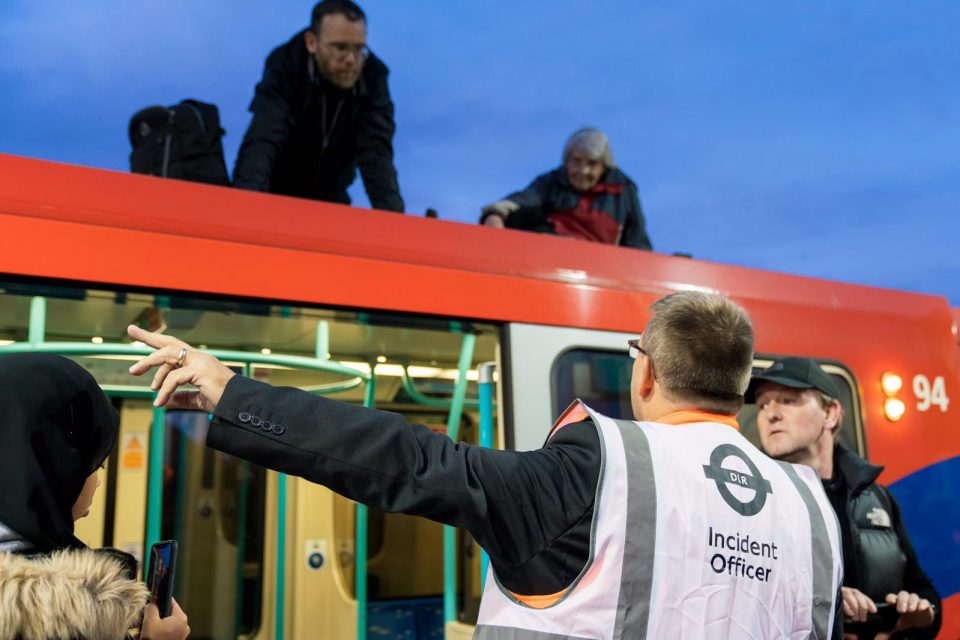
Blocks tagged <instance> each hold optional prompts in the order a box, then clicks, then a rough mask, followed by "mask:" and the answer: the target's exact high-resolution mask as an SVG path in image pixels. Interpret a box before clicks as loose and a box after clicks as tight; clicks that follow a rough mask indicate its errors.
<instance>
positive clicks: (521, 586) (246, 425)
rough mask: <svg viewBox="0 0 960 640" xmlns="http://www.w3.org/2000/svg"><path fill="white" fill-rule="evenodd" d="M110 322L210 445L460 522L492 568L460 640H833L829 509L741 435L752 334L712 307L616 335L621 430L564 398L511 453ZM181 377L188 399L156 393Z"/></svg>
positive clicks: (834, 562)
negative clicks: (551, 420)
mask: <svg viewBox="0 0 960 640" xmlns="http://www.w3.org/2000/svg"><path fill="white" fill-rule="evenodd" d="M128 331H129V333H130V336H131V337H132V338H134V339H136V340H139V341H142V342H144V343H146V344H148V345H150V346H152V347H155V348H156V349H157V350H156V351H155V352H154V353H153V354H151V355H149V356H147V357H145V358H144V359H142V360H141V361H140V362H138V363H136V364H134V365H133V366H132V367H131V368H130V371H131V372H132V373H134V374H137V375H141V374H143V373H146V372H147V371H149V370H150V369H151V368H153V367H157V372H156V374H155V376H154V380H153V383H152V388H154V389H158V390H159V391H158V394H157V399H156V403H157V405H167V406H168V407H174V408H185V409H195V410H202V411H207V412H210V413H212V414H213V415H214V417H213V423H212V425H211V427H210V430H209V434H208V436H207V444H208V445H209V446H211V447H213V448H215V449H218V450H221V451H224V452H226V453H229V454H231V455H235V456H239V457H242V458H246V459H248V460H251V461H253V462H255V463H257V464H260V465H262V466H265V467H268V468H271V469H276V470H278V471H282V472H284V473H288V474H293V475H297V476H300V477H303V478H306V479H307V480H310V481H311V482H317V483H320V484H323V485H325V486H327V487H329V488H330V489H332V490H333V491H336V492H337V493H340V494H341V495H344V496H347V497H348V498H351V499H353V500H357V501H359V502H362V503H365V504H369V505H371V506H374V507H376V508H378V509H381V510H384V511H390V512H403V513H408V514H412V515H420V516H424V517H427V518H430V519H432V520H436V521H438V522H442V523H445V524H449V525H453V526H458V527H462V528H464V529H466V530H467V531H469V532H470V533H471V534H472V535H473V536H474V538H475V539H476V540H477V542H478V543H479V544H480V545H481V546H482V547H483V548H484V549H485V550H486V551H487V553H488V554H489V555H490V562H491V573H490V574H489V575H488V577H487V580H486V586H485V591H484V595H483V600H482V603H481V606H480V615H479V620H478V624H477V629H476V632H475V635H474V637H475V638H479V639H483V640H489V639H500V638H551V639H559V638H570V639H575V638H581V639H582V638H611V639H613V640H618V639H625V638H636V637H646V638H698V639H700V638H706V639H724V640H729V639H737V638H743V639H748V638H749V639H751V640H756V639H758V638H836V639H838V640H839V638H840V637H841V632H840V628H839V625H840V624H841V623H842V620H841V619H840V616H839V605H840V599H839V598H840V572H841V568H840V564H841V558H840V541H839V535H838V527H837V521H836V518H835V516H834V515H833V510H832V509H831V507H830V503H829V502H828V500H827V497H826V495H825V494H824V491H823V487H822V486H821V485H820V482H819V480H818V479H817V477H816V474H815V473H814V472H813V470H812V469H810V468H809V467H803V466H799V465H792V464H789V463H784V462H777V461H774V460H772V459H771V458H769V457H767V456H765V455H764V454H763V453H762V452H760V451H759V450H758V449H756V448H755V447H753V446H752V445H751V444H750V443H749V441H747V439H746V438H744V437H743V436H742V435H740V433H739V431H738V428H739V425H738V424H737V422H736V419H735V417H734V416H735V415H736V413H737V411H738V410H739V409H740V407H741V406H742V404H743V392H744V391H745V390H746V388H747V383H748V382H749V379H750V370H751V365H752V362H753V327H752V325H751V323H750V319H749V317H748V316H747V314H746V312H745V311H744V310H743V309H741V308H740V307H738V306H737V305H735V304H734V303H732V302H730V301H729V300H727V299H726V298H724V297H723V296H720V295H716V294H709V293H704V292H691V291H688V292H681V293H674V294H672V295H669V296H666V297H665V298H663V299H661V300H659V301H657V302H656V303H655V304H653V305H652V307H651V317H650V320H649V322H648V323H647V326H646V328H645V329H644V332H643V334H642V335H641V336H640V337H639V338H637V339H636V340H631V341H630V342H629V353H630V355H631V356H632V357H633V358H634V362H633V372H632V378H631V383H630V400H631V405H632V408H633V414H634V416H633V417H634V418H635V419H636V420H637V421H638V422H630V421H626V420H614V419H611V418H608V417H606V416H603V415H600V414H597V413H596V412H594V411H593V410H591V409H590V408H588V407H586V406H584V405H583V404H582V403H580V402H579V401H578V402H575V403H574V404H572V405H571V407H570V408H569V409H568V410H567V411H566V412H565V413H564V415H563V416H562V417H561V419H560V420H559V421H558V422H557V424H556V425H554V428H553V430H552V431H551V432H550V435H549V437H548V438H547V442H546V443H545V444H544V446H543V447H542V448H541V449H538V450H536V451H526V452H517V451H496V450H491V449H484V448H481V447H476V446H471V445H467V444H464V443H454V442H452V441H451V440H450V439H449V438H447V437H446V436H444V435H442V434H437V433H434V432H433V431H431V430H430V429H429V428H427V427H425V426H422V425H415V424H409V423H407V422H406V420H404V418H403V417H402V416H400V415H399V414H396V413H390V412H386V411H378V410H375V409H366V408H363V407H359V406H355V405H351V404H347V403H344V402H338V401H335V400H331V399H329V398H323V397H316V396H312V395H310V394H308V393H306V392H303V391H301V390H298V389H291V388H275V387H271V386H270V385H267V384H264V383H262V382H258V381H256V380H251V379H248V378H244V377H241V376H237V375H235V374H234V373H233V372H232V371H231V370H230V369H229V368H227V367H226V366H224V365H223V364H221V363H220V362H219V361H218V360H216V359H215V358H213V357H212V356H210V355H208V354H205V353H203V352H200V351H195V350H193V349H192V348H191V347H190V346H189V345H187V344H185V343H184V342H182V341H181V340H178V339H176V338H174V337H172V336H165V335H160V334H156V333H150V332H147V331H144V330H142V329H139V328H138V327H135V326H131V327H130V328H129V329H128ZM188 383H189V384H193V385H194V386H196V387H197V389H198V390H197V391H189V392H188V391H181V392H178V393H176V394H174V392H175V391H176V389H177V388H178V387H179V386H181V385H184V384H188Z"/></svg>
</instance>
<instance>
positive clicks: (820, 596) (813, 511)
mask: <svg viewBox="0 0 960 640" xmlns="http://www.w3.org/2000/svg"><path fill="white" fill-rule="evenodd" d="M779 464H780V466H781V467H783V470H784V471H786V472H787V476H788V477H789V478H790V479H791V480H792V481H793V484H794V486H795V487H796V488H797V491H798V492H799V493H800V497H802V498H803V503H804V504H805V505H806V506H807V511H808V512H809V513H810V536H811V538H812V540H813V555H812V558H811V560H812V564H813V604H814V607H813V631H812V632H811V633H810V638H811V640H820V639H821V638H829V637H830V633H831V632H832V631H833V618H834V614H835V613H836V608H835V607H834V603H835V601H836V597H837V588H836V585H837V583H842V582H843V573H842V571H843V564H842V562H838V561H837V560H838V559H837V558H835V557H834V551H833V549H834V548H836V547H837V546H838V545H839V544H840V542H839V541H840V530H839V523H838V522H837V520H836V518H834V519H833V523H832V524H833V526H832V527H831V529H827V522H826V520H825V519H824V517H823V512H822V508H823V505H822V504H818V503H817V499H816V498H815V497H814V492H813V491H811V489H810V486H809V485H810V482H811V479H810V477H809V476H811V475H812V476H813V478H812V481H813V482H814V483H816V485H815V486H817V487H822V485H821V483H820V478H819V477H817V475H816V473H813V469H810V472H811V473H809V474H807V476H808V477H807V478H806V480H804V479H803V478H801V477H800V475H799V474H798V473H797V469H796V467H795V465H792V464H790V463H789V462H779ZM830 508H831V509H832V508H833V507H830ZM831 534H833V535H831ZM838 568H839V570H840V573H839V574H838V573H837V569H838Z"/></svg>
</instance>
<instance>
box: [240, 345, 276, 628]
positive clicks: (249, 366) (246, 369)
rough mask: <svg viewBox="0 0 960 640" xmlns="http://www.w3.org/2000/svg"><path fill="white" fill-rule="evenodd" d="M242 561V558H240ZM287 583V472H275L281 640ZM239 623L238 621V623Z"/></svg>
mask: <svg viewBox="0 0 960 640" xmlns="http://www.w3.org/2000/svg"><path fill="white" fill-rule="evenodd" d="M243 375H244V376H245V377H248V378H249V377H250V376H251V375H253V363H251V362H247V363H245V364H244V365H243ZM241 562H242V559H241ZM286 585H287V474H285V473H278V474H277V578H276V593H275V599H274V601H273V637H274V639H275V640H283V635H284V631H285V622H286V620H285V616H284V613H285V610H284V606H283V605H284V599H285V598H286ZM238 624H239V623H238Z"/></svg>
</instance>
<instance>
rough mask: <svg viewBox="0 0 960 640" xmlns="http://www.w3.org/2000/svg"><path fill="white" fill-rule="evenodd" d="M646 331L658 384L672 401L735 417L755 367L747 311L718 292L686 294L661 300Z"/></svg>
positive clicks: (648, 351) (645, 337) (751, 333)
mask: <svg viewBox="0 0 960 640" xmlns="http://www.w3.org/2000/svg"><path fill="white" fill-rule="evenodd" d="M650 309H651V311H653V316H652V317H651V318H650V321H649V322H648V323H647V326H646V328H645V329H644V331H643V348H644V350H645V351H646V352H647V353H648V354H649V355H650V360H651V362H652V365H653V368H654V373H655V374H656V377H657V381H658V382H659V383H660V385H661V386H662V387H663V389H664V390H665V392H666V393H667V394H668V397H670V398H671V399H672V400H674V401H677V402H682V403H685V404H690V405H693V406H695V407H696V408H698V409H704V410H708V411H715V412H718V413H724V414H730V415H732V414H735V413H737V411H739V410H740V408H741V407H742V406H743V394H744V392H745V391H746V390H747V385H748V384H749V383H750V372H751V369H752V367H753V324H752V323H751V322H750V316H749V315H747V312H746V311H745V310H744V309H743V308H742V307H740V306H739V305H737V304H735V303H734V302H732V301H730V300H729V299H727V298H725V297H724V296H722V295H719V294H715V293H705V292H700V291H682V292H679V293H673V294H670V295H668V296H666V297H664V298H661V299H660V300H657V301H656V302H655V303H653V305H651V307H650Z"/></svg>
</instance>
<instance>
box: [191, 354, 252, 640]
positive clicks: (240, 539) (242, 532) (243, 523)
mask: <svg viewBox="0 0 960 640" xmlns="http://www.w3.org/2000/svg"><path fill="white" fill-rule="evenodd" d="M252 371H253V366H252V365H250V364H244V365H243V370H242V371H241V373H242V375H243V376H244V377H247V378H249V377H250V374H251V373H252ZM207 419H208V420H209V421H210V422H211V423H212V422H213V416H208V418H207ZM210 426H211V427H212V426H213V425H212V424H211V425H210ZM237 474H238V475H239V480H240V482H239V484H240V492H239V493H240V497H239V504H238V505H237V575H236V582H235V585H234V599H233V602H234V609H233V637H234V638H236V637H237V636H239V635H240V622H241V618H242V617H243V562H244V558H245V557H246V555H247V502H248V501H249V499H250V463H249V462H247V461H246V460H238V461H237ZM177 504H179V503H177ZM177 513H178V514H179V513H180V512H179V510H178V511H177Z"/></svg>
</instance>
